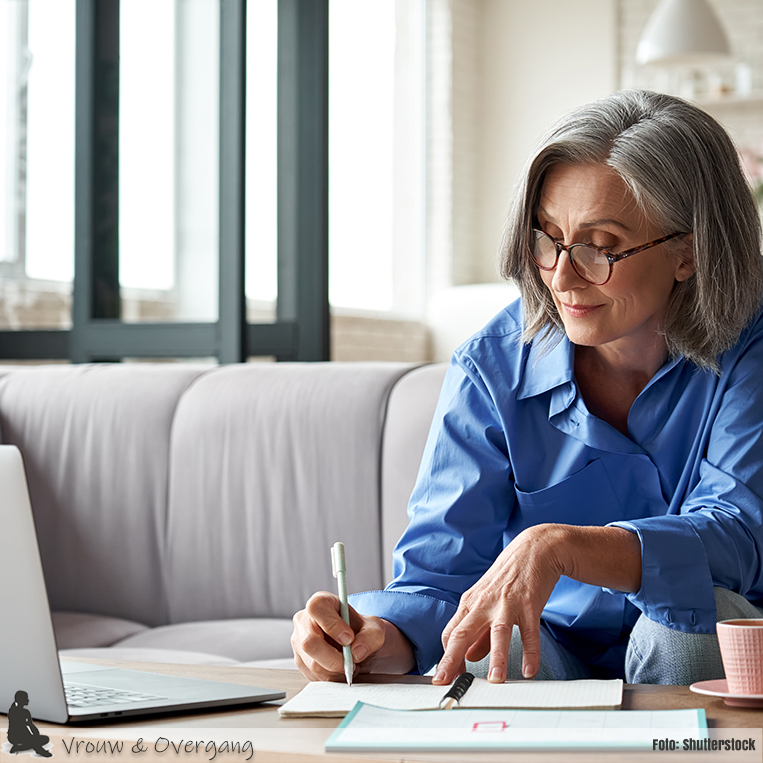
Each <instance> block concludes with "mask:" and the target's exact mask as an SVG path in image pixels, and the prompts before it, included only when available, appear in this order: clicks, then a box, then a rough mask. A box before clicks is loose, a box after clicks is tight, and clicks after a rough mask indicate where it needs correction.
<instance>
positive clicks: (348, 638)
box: [339, 631, 352, 646]
mask: <svg viewBox="0 0 763 763" xmlns="http://www.w3.org/2000/svg"><path fill="white" fill-rule="evenodd" d="M339 643H340V644H341V645H342V646H349V645H350V644H351V643H352V633H350V632H349V631H344V633H340V634H339Z"/></svg>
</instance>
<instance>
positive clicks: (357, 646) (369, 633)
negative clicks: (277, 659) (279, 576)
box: [291, 591, 416, 681]
mask: <svg viewBox="0 0 763 763" xmlns="http://www.w3.org/2000/svg"><path fill="white" fill-rule="evenodd" d="M345 645H346V646H350V647H351V648H352V657H353V662H354V663H355V673H354V675H356V676H357V675H360V674H362V673H398V674H399V673H409V672H410V671H411V670H413V669H414V668H415V667H416V662H415V659H414V656H413V647H412V646H411V644H410V642H409V641H408V639H407V638H406V637H405V636H404V635H403V634H402V633H401V632H400V630H398V628H397V627H396V626H394V625H392V623H390V622H388V621H387V620H382V619H381V618H380V617H374V616H370V615H361V614H360V613H359V612H356V611H355V610H354V609H353V608H352V607H350V625H349V626H348V625H347V623H346V622H345V621H344V620H342V617H341V615H340V614H339V597H338V596H336V595H335V594H332V593H328V592H326V591H319V592H318V593H315V594H313V595H312V596H311V597H310V599H309V600H308V602H307V604H306V605H305V608H304V609H301V610H300V611H299V612H297V614H296V615H294V632H293V633H292V636H291V647H292V649H293V650H294V662H295V664H296V666H297V667H298V668H299V670H300V672H301V673H302V674H303V675H305V676H306V677H307V678H309V679H310V680H311V681H344V680H345V676H344V660H343V657H342V646H345Z"/></svg>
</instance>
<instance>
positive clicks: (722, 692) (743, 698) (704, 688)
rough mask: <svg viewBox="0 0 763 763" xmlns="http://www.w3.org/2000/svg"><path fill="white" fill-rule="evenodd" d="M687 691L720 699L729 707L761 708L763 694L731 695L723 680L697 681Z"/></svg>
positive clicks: (762, 705)
mask: <svg viewBox="0 0 763 763" xmlns="http://www.w3.org/2000/svg"><path fill="white" fill-rule="evenodd" d="M689 689H691V691H693V692H696V693H697V694H708V695H709V696H711V697H721V698H722V699H723V701H724V702H725V703H726V704H727V705H730V706H731V707H763V694H731V693H730V692H729V686H728V684H727V683H726V679H725V678H718V679H716V680H715V681H698V682H697V683H695V684H692V685H691V686H690V687H689Z"/></svg>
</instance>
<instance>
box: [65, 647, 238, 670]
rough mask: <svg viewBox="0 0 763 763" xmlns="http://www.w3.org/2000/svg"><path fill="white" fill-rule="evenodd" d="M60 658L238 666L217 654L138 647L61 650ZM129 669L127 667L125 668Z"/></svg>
mask: <svg viewBox="0 0 763 763" xmlns="http://www.w3.org/2000/svg"><path fill="white" fill-rule="evenodd" d="M59 655H60V656H61V657H73V658H78V657H85V658H88V659H97V660H118V661H119V662H170V663H175V664H179V665H238V663H237V662H236V660H232V659H230V657H223V656H222V655H219V654H207V653H206V652H188V651H185V650H183V649H141V648H139V647H119V646H109V647H103V648H102V649H98V648H92V649H61V650H60V651H59ZM125 667H129V666H125Z"/></svg>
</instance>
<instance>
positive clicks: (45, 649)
mask: <svg viewBox="0 0 763 763" xmlns="http://www.w3.org/2000/svg"><path fill="white" fill-rule="evenodd" d="M0 485H2V491H0V581H2V585H0V611H2V613H3V618H2V627H0V713H5V712H7V711H8V708H10V706H11V704H12V703H13V702H14V699H15V696H16V692H19V691H23V692H26V694H27V695H28V699H29V705H28V707H27V709H28V710H29V712H30V713H31V715H32V717H33V718H34V719H35V720H41V721H50V722H53V723H70V722H79V721H93V720H96V719H97V720H102V719H105V718H112V717H115V716H123V715H124V716H126V715H145V714H149V713H166V712H169V711H179V710H189V709H195V708H207V707H217V706H220V705H240V704H249V703H255V702H265V701H268V700H274V699H282V698H283V697H285V696H286V694H285V692H282V691H273V690H270V689H261V688H258V687H253V686H241V685H238V684H228V683H221V682H213V681H202V680H198V679H190V678H176V677H171V676H164V675H161V674H158V673H148V672H144V671H136V670H124V669H115V668H110V667H105V666H102V665H93V664H84V663H76V662H69V661H64V662H62V663H59V659H58V650H57V647H56V640H55V634H54V632H53V623H52V620H51V616H50V606H49V603H48V594H47V590H46V587H45V579H44V577H43V572H42V563H41V560H40V551H39V548H38V545H37V535H36V533H35V527H34V519H33V516H32V507H31V504H30V501H29V491H28V489H27V483H26V475H25V473H24V464H23V461H22V458H21V453H20V452H19V450H18V448H16V447H15V446H13V445H0ZM67 696H68V700H67Z"/></svg>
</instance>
